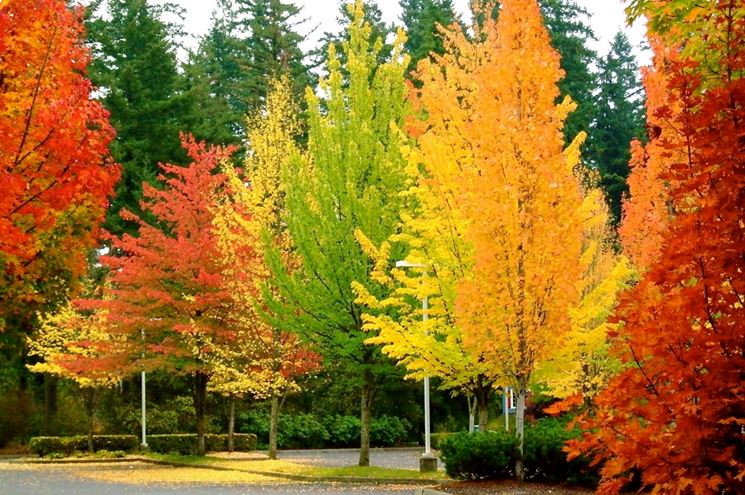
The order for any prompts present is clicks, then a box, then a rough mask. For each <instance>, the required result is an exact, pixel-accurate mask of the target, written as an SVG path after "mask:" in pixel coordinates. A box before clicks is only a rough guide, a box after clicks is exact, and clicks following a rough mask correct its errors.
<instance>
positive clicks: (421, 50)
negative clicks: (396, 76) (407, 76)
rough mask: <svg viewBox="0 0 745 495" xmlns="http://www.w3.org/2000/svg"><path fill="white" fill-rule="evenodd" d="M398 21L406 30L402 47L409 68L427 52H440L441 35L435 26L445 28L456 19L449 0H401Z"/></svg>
mask: <svg viewBox="0 0 745 495" xmlns="http://www.w3.org/2000/svg"><path fill="white" fill-rule="evenodd" d="M399 5H400V7H401V21H402V22H403V25H404V29H405V30H406V43H405V44H404V47H405V48H406V51H407V53H408V54H409V56H410V57H411V62H410V63H409V70H410V71H411V70H414V69H415V68H416V65H417V63H418V62H419V61H420V60H421V59H423V58H426V57H428V56H429V54H430V53H437V54H440V55H441V54H442V53H444V51H445V49H444V46H443V41H442V35H441V33H440V32H439V30H438V25H439V26H442V27H448V26H450V25H451V24H453V23H454V22H459V19H458V16H457V15H456V13H455V10H454V8H453V2H452V0H401V1H400V2H399Z"/></svg>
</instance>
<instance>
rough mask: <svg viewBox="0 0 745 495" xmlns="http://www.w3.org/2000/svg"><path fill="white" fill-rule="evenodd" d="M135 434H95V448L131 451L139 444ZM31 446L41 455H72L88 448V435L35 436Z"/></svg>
mask: <svg viewBox="0 0 745 495" xmlns="http://www.w3.org/2000/svg"><path fill="white" fill-rule="evenodd" d="M139 443H140V442H139V440H138V438H137V437H136V436H134V435H93V450H94V451H96V452H97V451H99V450H107V451H118V450H121V451H131V450H135V449H136V448H137V446H138V445H139ZM29 448H30V449H31V451H32V452H34V453H36V454H38V455H39V456H45V455H47V454H51V453H57V454H64V455H70V454H72V453H73V452H75V451H76V450H77V451H85V450H88V437H87V436H84V435H78V436H73V437H33V438H31V440H30V442H29Z"/></svg>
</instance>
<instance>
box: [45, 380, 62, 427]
mask: <svg viewBox="0 0 745 495" xmlns="http://www.w3.org/2000/svg"><path fill="white" fill-rule="evenodd" d="M58 381H59V380H58V379H57V377H56V376H52V375H50V374H49V373H44V432H45V433H46V435H54V434H55V433H56V431H54V428H52V422H53V420H54V416H55V415H56V414H57V383H58Z"/></svg>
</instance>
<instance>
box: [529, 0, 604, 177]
mask: <svg viewBox="0 0 745 495" xmlns="http://www.w3.org/2000/svg"><path fill="white" fill-rule="evenodd" d="M539 4H540V6H541V13H542V14H543V19H544V22H545V23H546V27H547V28H548V31H549V34H550V36H551V46H553V47H554V49H555V50H556V51H558V52H559V55H560V56H561V69H562V70H563V71H564V77H563V78H562V79H561V80H560V81H559V90H560V91H561V95H560V96H559V99H558V100H557V101H560V100H561V99H563V98H564V97H565V96H571V98H572V100H574V101H575V103H577V110H575V111H574V112H572V114H571V115H569V117H567V120H566V122H565V123H564V139H565V141H566V142H567V143H569V142H570V141H571V140H572V139H573V138H574V136H576V135H577V134H578V133H579V132H585V133H588V134H590V129H591V123H592V122H593V120H594V116H595V112H596V110H595V103H594V101H595V100H594V97H593V90H594V89H595V87H596V84H597V82H596V77H595V74H593V72H592V69H591V67H592V66H593V64H594V63H595V61H596V59H597V54H596V53H595V52H594V51H593V50H592V49H591V48H589V46H588V45H587V43H588V41H589V40H591V39H594V38H595V34H594V33H593V32H592V28H590V26H589V25H588V23H587V19H588V18H589V14H588V13H587V11H586V10H585V9H584V8H582V7H580V6H578V5H577V4H576V3H575V2H574V0H540V2H539ZM583 156H584V161H585V162H586V163H595V161H596V160H595V158H594V157H593V156H591V155H588V154H583Z"/></svg>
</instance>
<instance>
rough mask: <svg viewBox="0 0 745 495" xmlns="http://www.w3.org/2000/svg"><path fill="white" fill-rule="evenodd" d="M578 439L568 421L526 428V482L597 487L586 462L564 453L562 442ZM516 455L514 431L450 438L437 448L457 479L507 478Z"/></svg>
mask: <svg viewBox="0 0 745 495" xmlns="http://www.w3.org/2000/svg"><path fill="white" fill-rule="evenodd" d="M579 435H580V431H579V430H576V429H574V430H570V429H568V428H567V421H566V420H561V419H555V418H543V419H540V420H538V421H536V422H535V423H532V424H527V425H525V445H524V457H523V459H524V463H525V479H526V480H530V481H550V482H557V481H566V482H569V483H574V484H586V485H593V484H595V483H597V481H598V479H599V478H598V476H597V472H596V471H595V470H593V469H592V468H590V466H589V462H588V461H587V460H586V459H584V458H577V459H574V460H572V461H571V462H570V461H567V454H566V453H565V452H564V451H563V448H564V444H565V442H566V441H567V440H570V439H572V438H576V437H578V436H579ZM518 455H519V454H518V451H517V439H516V438H515V436H514V430H512V431H510V432H507V431H504V430H502V429H500V430H496V431H489V432H485V433H473V434H469V433H457V434H452V435H451V436H448V437H447V438H445V439H444V440H443V441H442V443H441V446H440V456H441V457H442V460H443V462H444V463H445V470H446V472H447V473H448V475H450V476H452V477H454V478H460V479H501V478H509V477H511V476H512V474H513V469H514V465H515V461H516V460H517V456H518Z"/></svg>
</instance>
